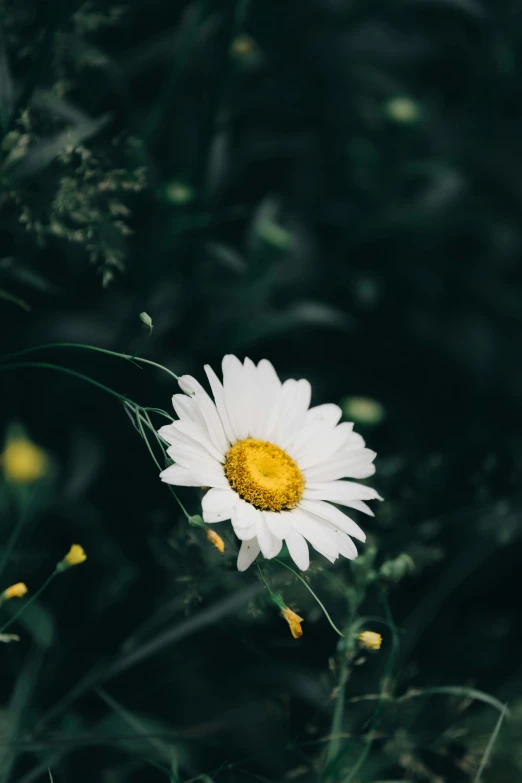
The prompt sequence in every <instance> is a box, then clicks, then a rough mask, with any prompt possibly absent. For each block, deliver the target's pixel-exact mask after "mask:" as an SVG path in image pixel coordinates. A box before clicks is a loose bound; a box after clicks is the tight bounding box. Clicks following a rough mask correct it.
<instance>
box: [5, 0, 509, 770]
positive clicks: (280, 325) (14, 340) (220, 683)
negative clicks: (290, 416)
mask: <svg viewBox="0 0 522 783" xmlns="http://www.w3.org/2000/svg"><path fill="white" fill-rule="evenodd" d="M521 38H522V3H520V2H518V0H509V1H508V0H495V1H494V2H493V0H492V1H491V2H485V1H484V0H394V1H393V2H390V0H388V2H384V0H365V1H364V2H362V1H361V2H359V0H351V1H350V0H285V1H284V2H282V1H281V0H278V1H276V0H251V2H247V1H246V0H235V1H232V0H228V2H225V0H222V1H219V0H192V2H183V1H182V0H178V1H177V2H171V3H167V2H164V1H163V0H155V1H152V2H148V3H142V2H138V0H130V2H126V3H113V2H106V1H105V2H94V1H93V2H87V3H78V2H76V3H74V2H72V0H50V2H45V3H44V2H36V1H35V0H16V2H15V1H14V0H2V1H1V2H0V120H1V123H0V124H1V127H2V130H1V134H2V141H1V142H0V149H1V155H2V164H1V167H0V185H1V197H0V199H1V200H0V207H1V209H0V297H1V299H0V321H1V323H0V334H1V336H2V344H3V348H4V350H3V351H2V353H4V354H6V353H11V352H15V351H18V350H21V349H24V348H27V347H30V346H33V345H38V344H42V343H55V342H75V343H85V344H89V345H94V346H98V347H102V348H105V349H108V350H112V351H116V352H123V353H126V354H131V355H134V354H139V355H142V356H145V357H147V358H149V359H151V360H152V361H155V362H158V363H160V364H163V365H165V366H166V367H168V368H170V369H171V370H172V371H173V372H175V373H177V374H182V373H187V372H188V373H190V374H193V375H195V376H196V377H198V379H200V380H203V364H204V363H206V362H208V363H210V364H211V365H213V366H214V368H215V369H216V370H217V369H218V368H219V364H220V361H221V358H222V356H223V355H224V354H225V353H236V354H237V355H238V356H240V357H244V356H245V355H248V356H250V357H251V358H252V359H254V360H258V359H260V358H262V357H267V358H269V359H270V360H271V361H272V362H273V363H274V365H275V367H276V369H277V370H278V371H279V373H280V375H281V376H282V377H306V378H308V379H309V380H310V381H311V382H312V386H313V402H314V404H318V403H321V402H327V401H334V402H338V403H340V404H342V405H343V406H344V409H345V413H346V416H347V418H349V419H352V418H355V419H356V428H357V429H358V431H360V432H361V433H362V434H363V436H364V437H365V439H366V440H367V443H368V445H369V446H370V448H372V449H374V450H376V451H377V452H378V455H379V456H378V459H377V462H376V465H377V474H376V477H375V478H374V479H372V482H371V483H372V485H374V486H376V487H377V488H378V490H379V491H380V492H381V494H382V495H383V496H384V497H385V502H384V503H383V504H380V505H379V506H378V508H376V509H375V510H376V517H375V519H368V520H367V519H365V520H363V521H361V520H360V519H358V521H359V522H360V523H361V524H363V525H364V527H365V529H366V530H367V532H368V534H369V542H370V543H369V544H368V545H367V546H370V547H372V546H373V545H375V546H376V547H377V555H376V563H377V565H379V564H382V563H383V562H385V561H386V560H389V559H393V558H396V557H398V556H399V555H401V554H404V553H405V554H407V555H409V556H410V557H411V558H412V560H413V563H414V564H415V570H414V571H413V572H412V573H411V574H409V575H407V576H405V578H404V579H402V580H401V581H400V584H398V585H397V586H396V587H395V589H392V590H390V594H389V601H390V606H391V610H392V613H393V618H394V621H395V623H396V625H397V626H398V628H399V638H400V650H399V654H398V658H397V660H396V661H395V664H394V667H393V672H392V673H391V675H390V672H389V671H388V672H387V674H388V680H387V688H388V690H389V692H390V693H391V694H393V695H394V696H396V697H400V695H401V694H404V693H407V692H408V689H411V688H416V689H427V688H438V687H441V686H453V687H456V688H457V690H458V689H459V688H460V689H463V690H461V691H458V692H457V691H456V692H454V693H449V692H447V693H440V692H439V693H435V694H433V695H431V696H430V695H429V694H427V695H424V696H423V697H420V698H417V699H410V700H405V701H403V702H400V701H394V698H391V697H390V699H389V701H388V702H386V703H385V704H384V705H383V706H382V709H381V714H380V718H379V724H378V727H377V728H376V729H375V731H374V736H372V737H371V739H372V740H373V742H372V745H371V747H370V750H369V753H368V756H367V758H366V759H365V760H364V763H363V764H362V765H361V767H360V769H356V768H355V766H356V764H357V763H358V759H360V756H361V752H365V751H364V749H365V747H367V745H368V732H367V729H368V723H367V722H368V718H369V716H370V715H371V710H373V709H374V708H375V701H373V702H372V701H371V699H370V700H367V701H365V700H361V701H353V702H351V701H350V699H352V698H356V697H357V698H358V697H361V696H364V695H368V694H370V695H371V694H375V693H378V692H380V690H381V687H382V677H383V673H384V672H385V668H386V660H387V655H388V652H389V649H390V645H391V638H390V634H389V632H388V630H387V629H386V628H385V629H384V630H383V631H382V633H383V636H384V642H383V647H382V649H381V651H380V653H379V654H377V655H370V656H368V657H367V659H366V660H365V661H364V660H362V659H360V660H359V661H358V662H359V663H360V664H361V665H359V666H357V667H354V668H353V671H352V674H351V676H350V679H349V681H348V683H347V689H346V699H347V704H346V707H347V709H346V710H345V714H344V722H343V731H344V732H345V742H346V756H345V761H346V762H349V763H348V764H347V766H346V767H345V768H343V769H340V770H339V771H338V772H336V773H334V774H333V776H332V774H330V777H328V774H326V773H325V772H324V769H323V768H322V767H321V761H320V759H321V754H322V752H323V746H324V741H323V739H322V738H324V737H327V735H328V733H329V731H330V726H331V720H332V711H333V709H334V703H335V699H334V698H332V689H333V688H334V687H335V684H336V681H337V680H336V673H335V663H334V662H333V661H334V659H335V656H336V648H337V642H338V637H337V636H336V635H335V633H334V632H333V631H332V629H331V628H330V626H329V625H328V623H327V622H326V620H325V618H324V616H323V614H322V613H321V612H320V611H319V609H318V607H317V605H316V604H315V602H314V601H313V599H312V597H311V596H310V594H309V593H308V592H307V591H306V590H305V588H304V587H303V586H302V585H300V584H299V583H298V582H297V581H296V580H295V579H293V578H292V577H291V575H289V574H288V573H286V574H282V573H281V569H279V570H278V569H277V568H275V567H273V566H272V565H271V566H269V567H267V570H266V574H267V577H268V578H270V579H272V580H273V582H274V584H275V585H278V586H279V588H280V589H281V590H282V591H283V592H284V595H285V600H287V602H289V603H291V605H292V606H294V607H296V608H297V610H298V611H299V612H300V614H301V615H302V616H303V617H305V621H306V622H305V623H304V626H303V627H304V635H303V637H302V639H300V640H299V641H294V640H293V639H292V638H291V637H290V635H289V634H288V630H287V628H286V626H285V624H284V622H283V621H282V620H281V619H280V618H279V617H278V614H277V610H276V608H275V607H274V606H273V605H271V604H270V602H269V601H268V599H267V595H266V593H265V592H263V588H262V585H261V583H260V582H259V579H258V577H257V574H256V572H255V570H254V569H251V570H250V571H248V572H247V573H245V574H238V573H237V572H236V571H235V551H236V543H235V541H234V538H233V535H232V534H231V533H230V532H228V528H227V527H226V526H225V525H222V526H220V532H221V533H222V535H223V537H224V538H225V540H226V545H227V548H226V553H225V555H224V556H221V555H220V554H219V553H218V552H217V551H216V550H215V549H213V548H212V547H211V546H210V545H209V544H208V542H207V541H206V539H205V537H204V535H202V534H201V531H199V530H196V529H193V528H190V527H189V526H187V523H186V521H185V519H184V517H183V515H182V514H181V513H180V511H179V509H178V507H177V505H176V504H175V501H174V499H173V498H172V496H171V495H170V494H169V492H168V491H167V488H166V487H165V486H164V485H162V484H160V482H159V480H158V477H157V473H158V471H157V469H156V467H155V466H154V464H153V462H152V461H151V459H150V457H149V454H148V452H147V450H146V448H145V445H144V443H143V441H142V440H141V439H140V437H139V435H138V433H136V431H135V430H134V428H133V427H132V424H131V422H130V421H129V419H128V417H127V416H126V415H125V412H124V410H123V407H122V405H121V404H120V403H119V402H118V400H116V399H114V398H111V397H110V396H109V395H108V394H104V392H103V391H102V390H99V389H97V388H94V387H93V386H90V385H89V384H87V383H84V382H82V381H81V380H79V379H75V378H73V377H70V376H65V375H62V374H60V373H58V372H51V371H49V370H45V369H36V368H25V369H17V370H16V371H14V370H13V371H12V372H3V373H2V375H1V382H0V383H1V385H0V395H1V407H0V409H1V411H2V427H3V431H4V432H3V434H4V435H5V436H6V437H7V432H8V428H9V427H12V426H13V424H14V423H19V424H21V425H23V426H24V427H25V428H26V432H27V433H28V435H29V436H30V437H31V439H32V440H33V441H34V442H35V443H36V444H38V445H39V447H40V448H42V449H43V450H44V451H45V452H46V453H47V455H48V461H49V465H50V466H52V467H50V468H49V471H48V474H47V475H46V477H45V479H44V480H42V481H41V482H39V483H38V484H37V485H35V486H32V487H30V488H27V487H24V488H23V490H22V489H21V488H20V487H13V486H12V485H11V484H10V483H9V481H8V480H7V479H6V477H4V479H3V481H2V485H1V490H0V546H3V547H4V551H5V546H6V542H7V541H8V539H9V536H10V534H11V531H12V528H13V526H14V525H15V523H16V520H17V515H19V514H20V513H25V514H26V517H27V518H26V519H25V522H24V525H25V526H24V529H23V531H22V534H21V535H20V538H19V540H18V542H17V545H16V548H15V552H14V554H13V556H12V557H11V559H10V562H9V564H8V566H7V568H6V570H5V572H4V574H3V575H2V580H3V582H2V584H1V585H0V588H2V589H3V588H4V586H7V585H8V584H11V583H13V582H16V581H19V580H23V581H26V582H27V583H28V585H29V587H30V589H31V590H32V591H33V592H34V591H35V589H36V587H37V586H38V585H39V584H40V583H41V582H43V580H44V579H45V578H46V577H47V575H48V574H49V573H50V572H51V571H52V569H53V567H54V564H55V563H56V561H57V560H59V559H60V558H61V557H62V556H63V554H64V553H65V552H66V551H67V549H68V548H69V546H70V544H71V543H73V542H79V543H81V544H82V545H83V546H84V547H85V549H86V551H87V553H88V561H87V563H86V564H85V565H83V566H82V567H81V568H78V569H75V570H74V571H71V573H68V574H64V575H63V576H61V577H60V580H57V581H55V582H54V583H53V584H52V585H51V587H50V588H49V590H48V591H47V592H46V593H45V594H44V595H43V596H42V598H41V599H39V600H38V601H37V602H35V603H34V604H32V605H31V606H30V607H29V608H28V609H27V612H25V613H24V615H23V617H21V618H20V622H19V623H18V625H17V627H16V628H14V629H12V630H15V631H16V632H17V633H19V634H20V636H21V640H20V641H19V642H18V643H17V644H14V643H12V644H9V645H8V644H5V645H1V646H0V740H2V742H1V744H0V768H1V770H2V771H1V772H0V775H3V778H2V777H0V780H2V781H3V783H8V781H10V783H14V782H16V783H30V782H31V781H45V780H49V773H48V771H47V770H48V768H49V769H50V770H51V775H52V776H53V780H54V781H55V783H60V782H63V783H66V781H75V783H76V781H77V782H78V783H83V781H85V782H86V783H87V781H92V780H99V781H100V782H101V783H122V782H123V781H130V783H142V782H145V783H148V782H149V781H150V783H155V781H156V780H157V781H161V780H169V776H170V780H171V781H176V783H177V781H184V783H187V781H189V780H195V779H196V777H197V776H198V775H203V777H201V778H197V779H198V780H203V781H207V783H208V781H210V780H214V779H216V780H224V781H230V783H242V782H243V781H248V780H252V779H254V780H260V781H267V780H270V781H283V780H294V779H296V780H302V781H304V782H305V783H308V781H313V780H321V781H323V780H332V781H334V783H344V781H350V780H353V781H360V783H372V782H373V783H377V781H392V780H393V781H398V780H404V781H412V782H413V781H430V782H431V783H442V781H448V782H450V783H453V782H455V783H460V781H477V783H478V781H479V780H482V779H483V780H485V781H488V780H489V781H495V782H497V781H498V782H499V783H500V782H503V781H517V780H520V779H522V754H521V751H520V736H521V731H522V669H521V664H520V661H521V658H522V655H521V653H522V631H521V627H520V623H519V618H520V607H519V604H520V567H519V563H520V560H521V557H522V546H521V535H520V534H521V521H520V508H521V481H522V460H521V451H520V447H521V428H520V425H521V411H520V403H521V397H522V365H521V361H520V347H521V338H522V296H521V293H522V292H521V280H522V264H521V250H522V231H521V225H520V224H521V216H522V189H521V184H520V183H521V182H522V141H521V139H522V113H521V108H520V99H521V91H522V88H521V85H522V62H521V56H522V49H521ZM141 312H146V313H148V314H149V315H150V317H151V319H152V323H153V330H152V333H151V334H150V335H149V333H148V332H147V330H146V329H145V328H144V327H143V325H142V323H141V322H140V320H139V313H141ZM25 358H26V359H27V360H28V361H29V360H35V361H36V360H39V361H46V362H51V363H54V364H59V365H62V366H66V367H68V368H73V369H75V370H77V371H79V372H81V373H84V374H86V375H89V376H91V377H93V378H96V379H97V380H98V381H99V382H101V383H103V384H105V385H107V386H108V387H110V388H112V389H115V390H116V391H118V392H119V393H121V394H125V395H128V396H129V397H130V398H131V399H133V400H136V401H137V402H139V403H141V404H142V405H147V406H155V407H159V408H164V409H165V410H169V411H170V397H171V395H172V394H173V393H174V392H175V391H177V389H176V388H175V383H174V381H173V380H172V379H171V378H169V376H168V375H167V374H166V373H163V372H161V371H160V370H155V369H154V368H152V367H146V368H144V369H142V370H140V369H138V368H136V367H135V366H133V365H131V364H130V363H128V362H126V361H124V360H122V359H118V358H115V357H110V356H106V355H103V354H96V353H92V352H89V351H74V350H65V349H55V350H49V351H46V352H45V354H44V353H43V352H42V353H39V354H35V355H34V356H33V355H31V356H28V357H25ZM354 397H356V398H366V402H368V401H369V404H370V410H371V411H372V412H373V413H372V414H371V415H370V416H369V417H368V416H367V415H365V413H364V410H365V409H364V408H363V410H362V412H361V410H360V406H359V413H357V401H356V408H355V414H354V408H353V399H352V398H354ZM366 408H368V405H367V406H366ZM357 419H359V420H357ZM160 423H161V420H160V419H158V421H157V424H158V426H159V424H160ZM22 491H23V493H26V494H25V495H24V498H25V499H27V497H28V495H27V493H28V492H29V491H30V492H31V493H32V494H31V496H30V503H29V506H27V505H24V502H25V500H20V497H21V496H20V493H21V492H22ZM180 496H181V497H182V499H183V502H184V503H185V504H186V505H187V508H188V510H189V512H190V513H191V514H196V513H198V512H199V510H200V500H199V495H198V492H196V491H193V490H181V492H180ZM27 507H28V508H29V511H28V512H27V510H26V511H24V509H27ZM21 509H22V510H21ZM223 531H224V532H223ZM362 551H364V547H363V548H362ZM319 560H322V559H321V558H320V556H317V557H316V561H319ZM329 573H334V574H335V575H336V577H339V579H340V580H341V581H342V580H344V583H345V584H347V585H350V582H351V579H352V576H351V575H350V568H349V566H348V564H347V563H346V562H344V563H338V564H336V565H335V567H333V568H330V566H329V564H327V563H326V562H325V561H322V562H316V564H315V566H314V569H312V571H311V573H310V579H311V584H312V586H313V588H314V590H315V592H317V594H318V595H319V596H320V597H321V599H322V600H323V601H324V602H325V603H326V604H327V605H328V609H329V611H330V612H331V614H332V616H333V617H334V618H335V620H336V622H337V623H338V624H339V625H342V624H343V622H345V611H346V609H345V604H344V603H343V599H342V597H341V596H340V594H339V591H338V590H337V589H336V588H335V587H332V584H333V583H331V581H330V580H329V578H328V574H329ZM4 583H5V584H4ZM16 608H18V605H17V607H16ZM2 611H3V612H4V611H5V614H6V616H8V615H9V613H11V614H12V612H11V604H9V606H6V607H5V609H3V610H2ZM365 613H366V614H369V615H375V614H379V613H381V614H382V608H381V607H380V604H379V599H378V594H377V592H376V591H372V590H370V591H369V592H368V596H367V599H366V604H365ZM381 630H382V629H381ZM93 672H94V673H93ZM97 672H101V674H100V676H98V675H97ZM86 677H87V679H85V678H86ZM390 677H391V679H390ZM89 678H91V679H89ZM75 688H76V689H77V690H76V691H75V690H74V689H75ZM465 689H475V690H478V691H480V692H481V693H482V694H484V693H487V694H491V695H492V697H494V698H495V699H498V700H499V701H500V703H502V704H505V703H508V705H509V707H510V710H511V717H510V718H509V719H508V720H507V721H505V722H504V724H503V725H502V727H501V730H500V732H499V735H498V737H497V738H496V741H495V742H494V748H493V753H492V758H491V759H490V764H489V766H488V768H487V769H486V771H484V772H483V773H482V771H481V770H480V771H479V767H480V760H481V758H483V756H484V753H485V752H486V749H487V747H488V741H490V738H491V734H492V732H493V730H494V727H495V723H496V721H497V717H498V713H497V712H496V711H495V709H494V705H493V706H492V705H491V704H488V703H487V702H486V701H481V700H480V699H474V698H473V696H470V697H469V698H468V697H466V696H465V695H463V694H464V690H465ZM468 693H469V694H471V693H472V691H471V690H469V691H468ZM333 696H335V692H334V693H333ZM64 699H65V700H64ZM495 703H496V702H495ZM136 734H138V735H140V736H139V737H136V736H134V735H136ZM131 736H134V739H132V741H131V740H129V739H128V738H129V737H131ZM2 738H3V739H2ZM173 759H174V761H173ZM169 769H170V773H168V774H167V772H166V770H169ZM321 769H323V772H321ZM354 770H355V772H354ZM352 773H353V774H352ZM205 775H206V777H205ZM350 775H351V777H350Z"/></svg>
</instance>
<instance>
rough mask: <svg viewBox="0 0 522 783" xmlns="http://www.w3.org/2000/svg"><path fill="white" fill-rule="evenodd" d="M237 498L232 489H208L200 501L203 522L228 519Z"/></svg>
mask: <svg viewBox="0 0 522 783" xmlns="http://www.w3.org/2000/svg"><path fill="white" fill-rule="evenodd" d="M237 500H238V496H237V495H236V493H235V492H234V491H233V490H232V489H210V490H209V491H208V492H207V494H206V495H205V496H204V497H203V500H202V501H201V508H202V511H203V519H204V521H205V522H222V521H223V520H225V519H230V518H231V516H232V511H233V509H234V506H235V505H236V503H237Z"/></svg>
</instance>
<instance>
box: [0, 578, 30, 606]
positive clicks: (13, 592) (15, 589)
mask: <svg viewBox="0 0 522 783" xmlns="http://www.w3.org/2000/svg"><path fill="white" fill-rule="evenodd" d="M26 593H27V585H25V584H24V583H23V582H17V583H16V584H15V585H11V587H8V588H7V589H6V590H4V592H3V594H2V597H3V599H4V601H10V600H11V598H23V597H24V595H25V594H26Z"/></svg>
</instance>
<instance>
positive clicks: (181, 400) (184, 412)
mask: <svg viewBox="0 0 522 783" xmlns="http://www.w3.org/2000/svg"><path fill="white" fill-rule="evenodd" d="M172 406H173V408H174V411H175V412H176V415H177V416H178V418H180V419H181V420H182V421H192V422H193V423H194V424H197V425H198V426H200V427H203V428H204V429H206V425H205V419H204V418H203V416H202V415H201V411H200V409H199V404H198V403H197V402H196V400H195V399H193V398H192V397H187V395H186V394H174V395H173V397H172Z"/></svg>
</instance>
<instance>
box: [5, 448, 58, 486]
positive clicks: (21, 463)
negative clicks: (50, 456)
mask: <svg viewBox="0 0 522 783" xmlns="http://www.w3.org/2000/svg"><path fill="white" fill-rule="evenodd" d="M2 462H3V466H4V473H5V476H6V478H7V480H8V481H11V482H12V483H13V484H32V483H33V482H34V481H38V479H40V478H42V476H43V475H45V472H46V469H47V457H46V455H45V452H44V451H42V449H40V448H38V446H35V444H34V443H31V441H30V440H26V439H25V438H14V439H13V440H11V441H9V442H8V444H7V446H6V448H5V451H4V453H3V455H2Z"/></svg>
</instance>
